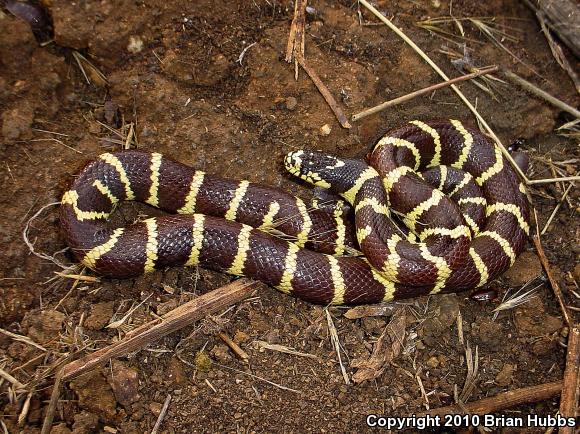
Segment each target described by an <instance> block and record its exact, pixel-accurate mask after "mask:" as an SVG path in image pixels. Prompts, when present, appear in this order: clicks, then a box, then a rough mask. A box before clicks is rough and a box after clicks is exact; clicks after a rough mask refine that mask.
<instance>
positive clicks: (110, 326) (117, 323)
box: [105, 293, 153, 329]
mask: <svg viewBox="0 0 580 434" xmlns="http://www.w3.org/2000/svg"><path fill="white" fill-rule="evenodd" d="M152 295H153V293H151V294H149V295H148V296H147V297H145V299H144V300H143V301H141V302H140V303H139V304H137V306H134V307H131V309H129V310H128V311H127V313H125V315H123V317H122V318H121V319H118V320H116V321H113V322H112V323H109V324H108V325H107V326H106V327H105V328H107V329H117V328H119V327H121V326H122V325H123V324H125V322H126V321H127V320H128V319H129V318H130V317H131V315H133V313H134V312H135V311H136V310H137V309H139V308H140V307H141V306H142V305H143V304H144V303H145V302H146V301H147V300H149V299H150V298H151V296H152Z"/></svg>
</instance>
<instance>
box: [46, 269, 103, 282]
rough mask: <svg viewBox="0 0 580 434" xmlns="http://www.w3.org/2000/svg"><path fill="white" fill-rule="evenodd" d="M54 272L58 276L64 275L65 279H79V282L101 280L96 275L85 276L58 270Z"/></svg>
mask: <svg viewBox="0 0 580 434" xmlns="http://www.w3.org/2000/svg"><path fill="white" fill-rule="evenodd" d="M54 274H56V275H57V276H60V277H64V278H66V279H74V280H80V281H81V282H90V283H98V282H100V281H101V279H99V278H98V277H96V276H85V275H83V274H66V273H62V272H60V271H55V272H54Z"/></svg>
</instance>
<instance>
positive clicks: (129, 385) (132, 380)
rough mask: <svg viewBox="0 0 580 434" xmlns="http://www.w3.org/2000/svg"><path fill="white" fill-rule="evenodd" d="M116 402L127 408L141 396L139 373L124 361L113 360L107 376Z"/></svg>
mask: <svg viewBox="0 0 580 434" xmlns="http://www.w3.org/2000/svg"><path fill="white" fill-rule="evenodd" d="M108 378H109V384H110V385H111V387H112V389H113V393H114V394H115V398H116V399H117V402H118V403H119V404H121V405H122V406H123V407H125V408H127V407H129V406H130V405H131V404H133V403H134V402H136V401H138V400H139V399H140V398H141V395H140V394H139V373H138V372H137V370H136V369H134V368H131V367H130V366H127V365H126V364H125V363H123V362H121V361H119V360H114V361H113V365H112V373H111V375H110V376H109V377H108Z"/></svg>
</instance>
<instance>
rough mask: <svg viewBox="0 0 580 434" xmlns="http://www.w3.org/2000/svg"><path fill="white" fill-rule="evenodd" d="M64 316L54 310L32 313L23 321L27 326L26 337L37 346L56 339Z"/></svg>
mask: <svg viewBox="0 0 580 434" xmlns="http://www.w3.org/2000/svg"><path fill="white" fill-rule="evenodd" d="M65 319H66V316H65V314H64V313H62V312H58V311H56V310H50V309H47V310H43V311H41V312H40V313H38V312H37V311H32V312H30V313H29V314H27V315H26V316H25V318H24V320H23V322H24V323H25V324H27V325H28V336H29V337H30V338H31V339H32V340H34V341H36V342H38V343H39V344H46V343H48V342H50V341H52V340H54V339H56V338H58V336H59V334H60V331H61V329H62V325H63V323H64V320H65Z"/></svg>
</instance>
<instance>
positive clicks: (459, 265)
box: [61, 120, 529, 304]
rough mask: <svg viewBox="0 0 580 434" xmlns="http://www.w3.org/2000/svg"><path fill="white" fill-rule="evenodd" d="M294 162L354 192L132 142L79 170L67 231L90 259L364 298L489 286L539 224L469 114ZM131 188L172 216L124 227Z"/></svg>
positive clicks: (296, 156)
mask: <svg viewBox="0 0 580 434" xmlns="http://www.w3.org/2000/svg"><path fill="white" fill-rule="evenodd" d="M284 164H285V167H286V169H288V170H289V171H290V172H291V173H292V174H294V175H296V176H298V177H300V178H302V179H303V180H305V181H307V182H309V183H311V184H314V185H316V186H318V187H322V188H324V189H328V190H329V191H330V193H331V194H333V196H332V197H335V196H334V195H339V196H341V197H342V199H344V200H342V199H339V198H338V196H336V198H335V199H331V200H327V201H317V200H314V201H313V202H312V203H309V204H306V203H305V202H304V201H303V200H301V199H299V198H297V197H295V196H292V195H290V194H288V193H286V192H284V191H281V190H279V189H276V188H272V187H268V186H263V185H258V184H254V183H250V182H248V181H234V180H228V179H223V178H219V177H214V176H210V175H208V174H206V173H204V172H202V171H199V170H194V169H192V168H190V167H188V166H185V165H183V164H181V163H178V162H176V161H173V160H171V159H169V158H167V157H164V156H162V155H161V154H158V153H151V152H144V151H137V150H127V151H120V152H114V153H106V154H103V155H101V156H100V157H99V158H98V159H96V160H95V161H93V162H91V163H89V164H88V165H87V166H85V168H84V169H83V170H82V171H81V172H80V174H79V175H78V176H77V177H76V178H75V180H74V181H73V182H72V185H71V187H70V189H69V190H68V191H66V192H65V194H64V195H63V198H62V204H61V224H62V227H63V230H64V234H65V238H66V240H67V242H68V244H69V246H70V247H71V249H72V251H73V252H74V254H75V256H76V257H77V258H78V260H79V261H80V262H82V264H84V265H85V266H87V267H88V268H90V269H92V270H94V271H96V272H97V273H100V274H103V275H107V276H111V277H131V276H137V275H139V274H141V273H143V272H151V271H153V270H155V269H163V268H165V267H169V266H176V265H186V266H194V265H200V266H202V267H207V268H210V269H214V270H218V271H224V272H226V273H229V274H233V275H238V276H241V275H243V276H248V277H251V278H255V279H258V280H261V281H263V282H265V283H266V284H268V285H271V286H273V287H276V288H277V289H279V290H280V291H282V292H284V293H287V294H292V295H294V296H296V297H299V298H301V299H303V300H306V301H309V302H313V303H319V304H363V303H376V302H381V301H388V300H393V299H402V298H409V297H415V296H419V295H424V294H435V293H441V292H457V291H462V290H467V289H473V288H477V287H480V286H482V285H485V284H486V283H487V282H489V281H490V280H492V279H494V278H495V277H497V276H498V275H499V274H500V273H502V272H503V271H505V270H506V269H507V268H508V267H509V266H510V265H512V264H513V262H514V261H515V258H516V256H517V255H518V254H519V253H520V252H521V251H522V249H523V246H524V243H525V240H526V238H527V235H528V233H529V209H528V203H527V199H526V196H525V189H524V187H523V184H521V183H520V182H519V180H518V178H517V176H516V174H515V172H514V171H513V169H512V168H511V167H510V166H509V164H508V163H507V160H505V159H504V157H503V156H502V153H501V150H500V149H499V147H497V146H496V145H495V144H493V143H491V142H490V141H489V140H488V139H487V138H486V137H485V136H483V135H482V134H481V133H479V132H477V131H475V130H473V129H470V128H467V127H465V126H464V125H463V124H462V123H461V122H460V121H457V120H449V121H438V122H422V121H411V122H409V123H407V124H405V125H403V126H402V127H399V128H397V129H394V130H391V131H389V132H388V133H387V134H386V135H385V136H383V137H382V138H381V139H380V140H379V142H378V143H377V144H376V146H375V147H374V149H373V151H372V153H371V154H370V155H369V157H368V158H367V161H362V160H354V159H345V158H339V157H334V156H330V155H325V154H322V153H319V152H312V151H305V150H301V151H293V152H290V153H289V154H287V156H286V157H285V160H284ZM329 197H330V195H329ZM128 200H137V201H141V202H144V203H147V204H149V205H152V206H154V207H158V208H160V209H162V210H164V211H167V212H169V213H171V214H170V215H165V216H162V217H157V218H148V219H146V220H143V221H138V222H136V223H133V224H130V225H127V226H123V227H114V225H112V224H111V222H110V221H109V216H110V214H111V213H112V212H113V210H114V208H115V207H116V205H117V204H118V203H119V202H120V201H128ZM360 252H362V254H361V253H360Z"/></svg>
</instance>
